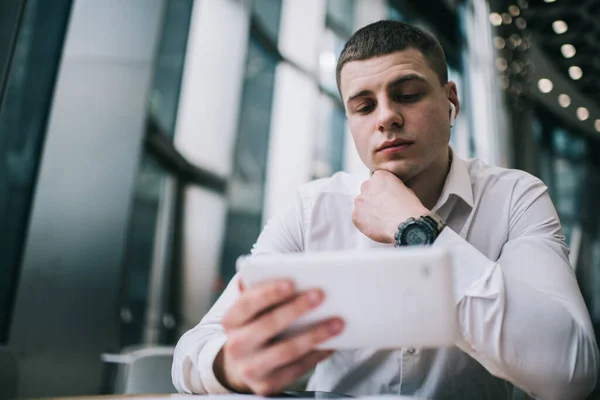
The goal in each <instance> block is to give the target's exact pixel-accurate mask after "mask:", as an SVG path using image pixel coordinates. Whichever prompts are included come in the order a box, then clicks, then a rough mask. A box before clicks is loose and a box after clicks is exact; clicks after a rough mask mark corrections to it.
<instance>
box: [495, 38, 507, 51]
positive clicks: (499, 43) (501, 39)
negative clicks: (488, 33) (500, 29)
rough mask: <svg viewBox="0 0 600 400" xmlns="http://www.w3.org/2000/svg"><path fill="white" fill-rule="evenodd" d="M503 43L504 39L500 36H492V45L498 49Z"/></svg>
mask: <svg viewBox="0 0 600 400" xmlns="http://www.w3.org/2000/svg"><path fill="white" fill-rule="evenodd" d="M505 45H506V41H505V40H504V39H503V38H501V37H500V36H496V37H494V47H496V48H497V49H498V50H501V49H503V48H504V46H505Z"/></svg>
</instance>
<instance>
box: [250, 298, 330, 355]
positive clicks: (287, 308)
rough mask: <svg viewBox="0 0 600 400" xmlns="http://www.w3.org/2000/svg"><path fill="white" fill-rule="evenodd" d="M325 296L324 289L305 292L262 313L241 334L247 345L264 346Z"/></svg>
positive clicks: (319, 302) (252, 346)
mask: <svg viewBox="0 0 600 400" xmlns="http://www.w3.org/2000/svg"><path fill="white" fill-rule="evenodd" d="M323 297H324V296H323V291H321V290H319V289H313V290H309V291H307V292H304V293H302V294H300V295H298V296H296V297H295V298H294V299H293V300H291V301H289V302H288V303H285V304H283V305H280V306H279V307H276V308H274V309H273V310H271V311H269V312H267V313H265V314H263V315H261V316H260V317H259V318H257V319H256V320H255V321H253V322H252V323H250V324H248V325H247V326H246V327H244V328H242V329H241V330H240V334H243V335H244V336H245V337H246V338H247V341H246V345H247V346H249V348H252V349H254V348H257V347H259V346H262V345H263V344H265V343H266V342H268V341H269V340H270V339H272V338H274V337H275V336H277V335H279V334H280V333H281V332H283V331H284V330H285V329H286V328H288V327H289V326H290V325H292V323H293V322H294V321H296V320H297V319H298V318H300V317H301V316H302V315H304V314H306V313H307V312H308V311H310V310H311V309H314V308H315V307H317V306H318V305H319V304H321V302H322V301H323ZM242 332H243V333H242Z"/></svg>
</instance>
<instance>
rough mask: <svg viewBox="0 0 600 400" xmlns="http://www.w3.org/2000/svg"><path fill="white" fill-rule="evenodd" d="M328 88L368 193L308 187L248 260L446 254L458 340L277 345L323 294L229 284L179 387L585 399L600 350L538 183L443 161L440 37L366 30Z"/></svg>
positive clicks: (452, 100)
mask: <svg viewBox="0 0 600 400" xmlns="http://www.w3.org/2000/svg"><path fill="white" fill-rule="evenodd" d="M337 78H338V87H339V89H340V93H341V95H342V99H343V101H344V105H345V107H346V114H347V116H348V123H349V126H350V130H351V132H352V135H353V138H354V142H355V145H356V148H357V150H358V153H359V155H360V157H361V159H362V161H363V162H364V163H365V164H366V165H367V166H368V167H369V169H370V170H371V171H372V172H373V174H372V176H371V178H370V179H369V180H368V181H366V182H364V183H362V185H361V182H356V181H355V180H354V179H353V178H352V177H350V176H348V175H346V174H342V173H338V174H335V175H334V176H333V177H331V178H328V179H323V180H318V181H315V182H312V183H308V184H306V185H304V186H302V187H301V188H300V189H299V191H298V196H297V201H296V204H295V205H294V206H293V207H291V208H290V209H289V210H288V212H286V213H284V214H282V215H280V216H278V217H275V218H274V219H273V220H271V221H270V223H269V224H268V225H267V227H266V228H265V229H264V231H263V232H262V234H261V235H260V237H259V239H258V241H257V243H256V245H255V246H254V249H253V254H264V253H277V252H299V251H306V252H312V251H320V250H340V249H355V248H369V247H380V246H382V245H383V246H385V245H389V246H394V245H402V246H403V245H410V244H415V243H413V242H416V243H418V244H424V243H425V244H432V245H433V246H451V247H452V248H453V249H454V260H455V278H454V282H453V284H454V289H455V293H456V304H457V307H458V313H459V323H460V328H461V333H462V335H461V336H462V337H461V340H459V342H458V343H456V346H455V347H453V348H449V349H438V350H420V349H403V350H398V351H374V350H366V349H365V350H356V351H339V352H335V353H331V352H324V351H316V350H314V348H315V345H316V344H317V343H320V342H322V341H324V340H326V339H329V338H330V337H332V336H334V335H337V334H339V332H341V330H342V329H343V321H340V320H336V319H333V320H329V321H324V322H323V323H322V324H320V325H318V326H316V327H314V328H313V329H312V330H310V331H308V332H305V333H302V334H299V335H298V336H296V337H292V338H287V339H285V340H277V339H276V338H277V336H278V334H279V333H280V332H282V331H283V330H284V329H285V328H286V327H288V326H289V325H290V324H291V323H292V322H293V321H294V320H296V319H297V318H298V317H299V316H301V315H302V314H303V313H306V312H307V311H308V310H310V309H312V308H314V307H317V306H318V305H319V303H320V302H321V301H322V297H323V296H322V293H321V292H319V290H312V291H309V292H305V293H301V294H299V295H295V294H294V293H293V288H292V286H291V284H290V283H289V282H285V281H280V282H273V283H269V284H265V285H264V286H262V287H259V288H253V289H251V290H250V289H249V290H244V288H243V287H241V285H240V284H239V282H238V281H237V279H236V278H234V279H233V280H232V282H231V283H230V285H229V286H228V288H227V289H226V291H225V293H223V295H222V296H221V298H220V299H219V300H218V302H217V303H216V304H215V305H214V306H213V308H212V309H211V310H210V312H209V313H208V314H207V315H206V317H205V318H204V319H203V320H202V321H201V322H200V324H199V325H198V326H197V327H195V328H194V329H192V330H190V331H189V332H187V333H186V334H185V335H184V336H183V337H182V338H181V340H180V342H179V344H178V345H177V348H176V350H175V356H174V363H173V381H174V384H175V386H176V388H177V389H178V390H180V391H182V392H193V393H226V392H230V391H235V392H254V393H258V394H262V395H266V394H273V393H277V392H280V391H282V390H284V388H285V387H286V386H288V385H290V384H292V383H294V382H295V381H297V380H298V379H299V378H301V377H302V376H303V375H305V374H306V373H307V372H309V371H310V370H311V369H313V368H314V367H315V366H316V369H315V371H314V373H313V374H312V377H311V380H310V382H309V384H308V390H319V391H331V392H338V393H346V394H350V395H367V394H383V393H394V394H396V393H402V394H414V395H418V396H421V397H424V398H431V399H478V400H484V399H508V398H511V396H512V393H513V387H518V388H520V389H521V390H523V391H525V392H526V393H528V394H529V395H530V396H532V397H536V398H542V399H561V400H565V399H582V398H584V397H585V396H586V395H587V394H588V393H589V392H590V391H591V390H592V388H593V387H594V385H595V382H596V375H597V371H598V348H597V345H596V341H595V338H594V332H593V329H592V326H591V323H590V318H589V315H588V313H587V310H586V307H585V304H584V302H583V300H582V297H581V294H580V292H579V289H578V286H577V282H576V279H575V276H574V273H573V270H572V268H571V266H570V265H569V260H568V248H567V246H566V245H565V243H564V237H563V236H562V234H561V226H560V222H559V220H558V217H557V215H556V211H555V209H554V207H553V205H552V202H551V200H550V198H549V196H548V193H547V190H546V187H545V186H544V184H543V183H542V182H541V181H540V180H538V179H537V178H535V177H533V176H531V175H529V174H527V173H524V172H521V171H515V170H507V169H502V168H497V167H492V166H489V165H486V164H484V163H483V162H480V161H477V160H471V161H464V160H461V159H459V158H458V157H456V156H453V155H452V150H451V149H450V148H449V146H448V142H449V138H450V127H451V124H452V122H453V118H454V114H457V113H458V112H459V111H460V102H459V99H458V97H457V91H456V85H455V84H454V82H448V79H447V69H446V61H445V57H444V54H443V51H442V49H441V47H440V45H439V43H438V42H437V41H436V39H435V38H433V37H432V36H430V35H429V34H427V33H425V32H423V31H422V30H420V29H417V28H415V27H412V26H409V25H406V24H403V23H400V22H392V21H380V22H377V23H374V24H371V25H368V26H366V27H364V28H362V29H360V30H359V31H357V32H356V33H355V34H354V35H353V36H352V37H351V38H350V40H349V41H348V43H346V46H345V47H344V49H343V51H342V54H341V56H340V59H339V62H338V67H337ZM438 216H439V217H441V219H443V220H444V221H446V223H445V225H444V224H441V223H437V221H439V218H438ZM409 218H414V219H416V222H412V224H413V225H412V226H413V228H414V229H417V230H419V233H420V234H419V235H415V237H412V239H410V238H409V239H406V238H405V235H402V233H403V232H405V231H404V230H405V229H406V224H404V222H406V221H408V220H409ZM432 222H434V223H432ZM381 307H386V308H399V309H401V308H402V307H403V305H402V304H381Z"/></svg>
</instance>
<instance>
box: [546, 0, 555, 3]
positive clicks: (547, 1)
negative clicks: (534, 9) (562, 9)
mask: <svg viewBox="0 0 600 400" xmlns="http://www.w3.org/2000/svg"><path fill="white" fill-rule="evenodd" d="M555 1H556V0H544V3H554V2H555Z"/></svg>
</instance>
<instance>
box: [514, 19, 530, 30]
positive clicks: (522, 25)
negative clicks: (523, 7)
mask: <svg viewBox="0 0 600 400" xmlns="http://www.w3.org/2000/svg"><path fill="white" fill-rule="evenodd" d="M515 25H516V26H517V28H519V29H520V30H523V29H525V28H527V21H525V20H524V19H523V18H521V17H519V18H517V19H515Z"/></svg>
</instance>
